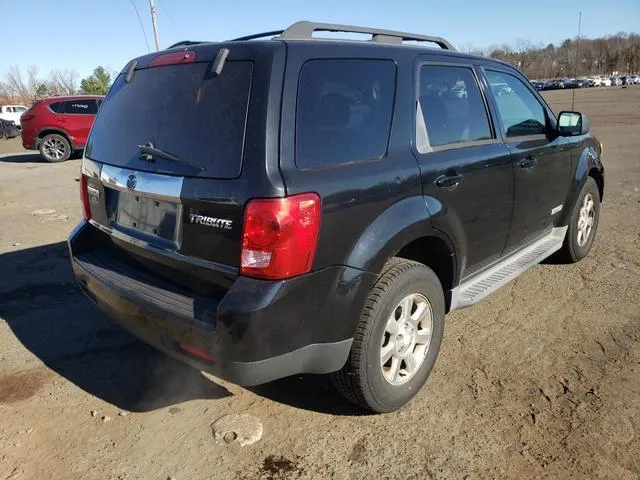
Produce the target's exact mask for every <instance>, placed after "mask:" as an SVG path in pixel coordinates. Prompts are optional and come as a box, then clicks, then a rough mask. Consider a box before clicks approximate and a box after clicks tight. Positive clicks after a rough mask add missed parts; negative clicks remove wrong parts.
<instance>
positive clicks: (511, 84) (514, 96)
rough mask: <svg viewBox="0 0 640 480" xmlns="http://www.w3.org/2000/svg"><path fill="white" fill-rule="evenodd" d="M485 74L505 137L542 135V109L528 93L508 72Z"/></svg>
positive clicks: (529, 92)
mask: <svg viewBox="0 0 640 480" xmlns="http://www.w3.org/2000/svg"><path fill="white" fill-rule="evenodd" d="M486 74H487V80H489V86H490V87H491V92H492V93H493V96H494V97H495V99H496V104H497V106H498V115H499V116H500V121H501V122H502V129H503V131H504V132H505V135H506V136H507V137H521V136H525V135H540V134H544V133H545V132H546V123H547V121H546V116H545V113H544V107H543V106H542V104H541V103H540V102H539V101H538V99H537V98H536V97H535V95H534V94H533V93H532V92H531V90H529V89H528V88H527V87H526V86H525V85H524V83H522V81H520V80H519V79H518V78H516V77H515V76H513V75H510V74H508V73H503V72H496V71H492V70H488V71H487V72H486Z"/></svg>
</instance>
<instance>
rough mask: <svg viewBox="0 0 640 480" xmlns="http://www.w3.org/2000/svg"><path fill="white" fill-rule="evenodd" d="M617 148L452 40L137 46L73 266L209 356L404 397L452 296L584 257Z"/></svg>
mask: <svg viewBox="0 0 640 480" xmlns="http://www.w3.org/2000/svg"><path fill="white" fill-rule="evenodd" d="M320 31H342V32H356V33H364V34H368V35H370V40H365V41H347V40H336V39H326V38H325V39H319V38H317V37H314V33H316V32H320ZM271 37H273V38H271ZM407 41H411V42H407ZM418 42H426V43H427V44H429V43H430V44H432V45H433V46H436V47H439V48H424V47H423V46H420V45H419V44H418ZM601 153H602V148H601V145H600V144H599V143H598V142H597V141H596V140H595V138H594V137H593V136H592V135H590V134H589V133H588V122H587V119H586V117H584V116H583V115H581V114H580V113H575V112H563V113H561V114H560V115H559V117H558V118H556V117H555V116H554V114H553V112H552V111H551V109H550V108H549V107H548V106H547V104H546V103H545V101H544V100H543V99H542V98H541V97H540V95H539V94H538V93H537V92H536V90H535V89H534V88H533V87H532V85H531V84H530V83H529V81H528V80H527V79H526V78H525V77H524V76H523V75H522V74H521V73H520V72H518V71H517V70H516V69H515V68H513V67H511V66H509V65H507V64H505V63H502V62H498V61H495V60H491V59H487V58H481V57H476V56H471V55H464V54H461V53H457V52H456V51H455V50H454V49H453V48H452V47H451V45H450V44H449V43H448V42H447V41H446V40H444V39H441V38H438V37H428V36H422V35H413V34H409V33H404V32H393V31H386V30H376V29H368V28H361V27H351V26H344V25H331V24H317V23H310V22H299V23H296V24H294V25H292V26H290V27H289V28H287V29H286V30H284V31H278V32H268V33H265V34H260V35H252V36H249V37H243V38H239V39H237V40H232V41H227V42H222V43H209V42H182V43H180V44H177V45H174V46H173V47H171V48H169V49H168V50H166V51H163V52H159V53H154V54H150V55H146V56H143V57H140V58H137V59H135V60H133V61H132V62H130V63H129V64H128V65H127V66H126V67H125V68H124V69H123V70H122V72H120V74H119V76H118V77H117V79H116V80H115V82H114V84H113V86H112V87H111V90H110V91H109V93H108V95H107V97H106V99H105V101H104V103H103V105H102V107H101V109H100V111H99V113H98V116H97V118H96V120H95V123H94V125H93V129H92V131H91V134H90V137H89V139H88V142H87V146H86V151H85V157H84V158H83V161H82V176H81V197H82V203H83V207H84V216H85V220H84V221H83V222H82V223H81V224H80V225H78V227H76V229H75V230H74V231H73V233H72V234H71V236H70V239H69V247H70V250H71V258H72V262H73V268H74V270H75V274H76V276H77V278H78V280H79V283H80V285H81V287H82V289H83V290H84V292H85V293H86V294H87V295H88V296H89V297H91V298H92V299H93V300H94V301H95V302H96V303H97V304H98V305H99V307H100V308H101V309H103V310H104V311H105V312H107V313H108V314H109V315H110V316H112V317H113V318H114V319H116V320H117V321H119V322H120V323H121V324H122V325H123V326H124V327H125V328H127V329H128V330H130V331H131V332H133V333H134V334H135V335H137V336H138V337H140V338H141V339H143V340H144V341H146V342H148V343H150V344H152V345H154V346H156V347H158V348H159V349H161V350H163V351H165V352H167V353H168V354H170V355H172V356H174V357H176V358H179V359H181V360H183V361H185V362H187V363H189V364H191V365H193V366H196V367H197V368H200V369H203V370H206V371H209V372H212V373H213V374H215V375H217V376H219V377H221V378H224V379H227V380H230V381H232V382H235V383H238V384H240V385H256V384H260V383H264V382H268V381H271V380H274V379H277V378H281V377H285V376H288V375H293V374H299V373H333V378H334V380H335V384H336V385H337V387H338V388H339V389H340V390H341V391H342V393H344V394H345V395H346V396H347V397H348V398H349V399H351V400H352V401H354V402H356V403H358V404H360V405H362V406H364V407H365V408H368V409H371V410H373V411H376V412H386V411H391V410H394V409H397V408H399V407H400V406H402V405H403V404H405V403H406V402H407V401H408V400H409V399H410V398H411V397H412V396H413V395H415V394H416V393H417V392H418V390H419V389H420V387H422V385H423V384H424V383H425V381H426V379H427V376H428V375H429V372H430V371H431V369H432V367H433V365H434V363H435V360H436V356H437V354H438V350H439V347H440V343H441V340H442V335H443V329H444V316H445V313H446V312H448V311H449V310H453V309H456V308H460V307H464V306H467V305H471V304H473V303H475V302H477V301H479V300H480V299H482V298H483V297H485V296H487V295H488V294H489V293H491V292H492V291H494V290H496V289H497V288H498V287H500V286H501V285H503V284H505V283H506V282H508V281H509V280H511V279H513V278H515V277H516V276H517V275H519V274H520V273H522V272H523V271H524V270H526V269H527V268H529V267H531V266H532V265H534V264H536V263H537V262H540V261H541V260H543V259H544V258H546V257H548V256H550V255H551V254H554V253H555V255H556V256H557V257H558V258H561V259H562V260H564V261H570V262H575V261H578V260H580V259H581V258H583V257H584V256H585V255H587V253H588V252H589V249H590V248H591V245H592V243H593V240H594V237H595V234H596V228H597V225H598V215H599V209H600V202H601V201H602V195H603V186H604V170H603V167H602V165H601V163H600V160H601V159H600V157H601Z"/></svg>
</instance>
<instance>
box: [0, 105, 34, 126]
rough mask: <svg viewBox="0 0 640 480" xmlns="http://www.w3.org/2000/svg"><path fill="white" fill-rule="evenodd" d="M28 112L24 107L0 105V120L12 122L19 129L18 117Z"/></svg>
mask: <svg viewBox="0 0 640 480" xmlns="http://www.w3.org/2000/svg"><path fill="white" fill-rule="evenodd" d="M27 110H28V108H27V107H25V106H24V105H0V118H1V119H3V120H12V121H13V123H15V124H16V125H17V126H18V127H20V117H21V116H22V114H23V113H24V112H26V111H27Z"/></svg>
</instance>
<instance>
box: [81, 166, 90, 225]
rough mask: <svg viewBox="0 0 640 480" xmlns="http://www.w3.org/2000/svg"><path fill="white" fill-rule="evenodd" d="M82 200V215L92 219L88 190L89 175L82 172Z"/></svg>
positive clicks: (86, 218)
mask: <svg viewBox="0 0 640 480" xmlns="http://www.w3.org/2000/svg"><path fill="white" fill-rule="evenodd" d="M80 201H81V202H82V215H83V216H84V218H85V220H91V206H90V205H89V192H88V191H87V176H86V175H85V174H84V173H80Z"/></svg>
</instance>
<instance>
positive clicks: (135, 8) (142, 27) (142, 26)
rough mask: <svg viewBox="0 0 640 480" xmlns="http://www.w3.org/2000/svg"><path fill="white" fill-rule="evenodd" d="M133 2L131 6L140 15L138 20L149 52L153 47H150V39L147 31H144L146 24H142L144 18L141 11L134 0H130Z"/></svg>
mask: <svg viewBox="0 0 640 480" xmlns="http://www.w3.org/2000/svg"><path fill="white" fill-rule="evenodd" d="M129 1H130V2H131V6H133V9H134V10H135V11H136V16H137V17H138V22H140V28H141V29H142V35H144V43H146V44H147V52H149V53H150V52H151V49H150V48H149V41H148V40H147V32H145V31H144V25H143V24H142V19H141V18H140V12H138V7H136V4H135V3H134V1H133V0H129Z"/></svg>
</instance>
